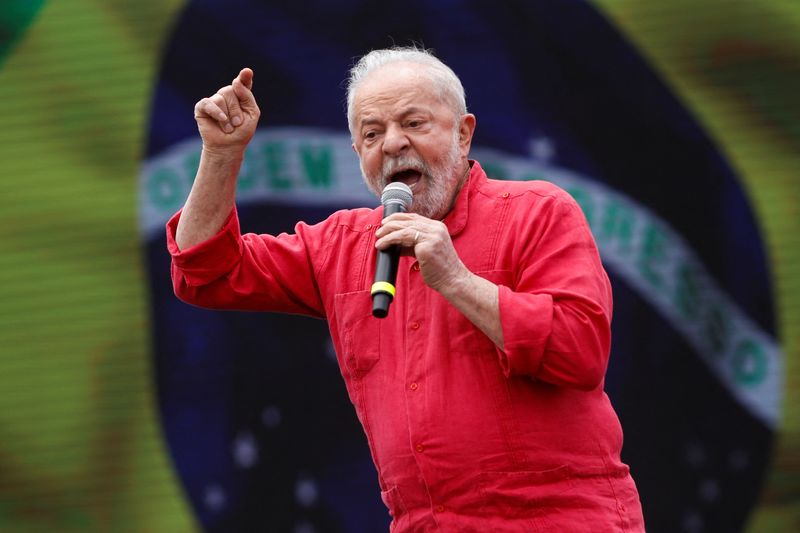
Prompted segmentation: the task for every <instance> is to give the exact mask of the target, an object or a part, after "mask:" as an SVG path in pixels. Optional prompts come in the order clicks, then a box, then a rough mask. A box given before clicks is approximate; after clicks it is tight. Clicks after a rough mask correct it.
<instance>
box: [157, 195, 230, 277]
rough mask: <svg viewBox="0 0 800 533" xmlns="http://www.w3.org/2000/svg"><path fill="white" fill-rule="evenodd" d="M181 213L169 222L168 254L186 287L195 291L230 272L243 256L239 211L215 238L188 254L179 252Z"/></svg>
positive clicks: (189, 249)
mask: <svg viewBox="0 0 800 533" xmlns="http://www.w3.org/2000/svg"><path fill="white" fill-rule="evenodd" d="M181 213H182V211H178V212H177V213H175V214H174V215H173V216H172V218H171V219H170V220H169V222H167V250H168V251H169V253H170V255H171V256H172V265H173V268H174V269H175V270H177V271H178V272H179V273H180V274H181V276H182V277H183V279H184V280H185V282H186V284H187V285H189V286H194V287H197V286H200V285H206V284H208V283H210V282H212V281H214V280H215V279H218V278H220V277H222V276H224V275H225V274H227V273H228V272H230V271H231V270H232V269H233V267H235V266H236V264H237V263H238V262H239V260H240V259H241V256H242V252H241V233H240V230H239V217H238V215H237V213H236V208H234V209H233V210H232V211H231V214H230V215H228V218H227V219H226V220H225V223H224V224H223V225H222V228H221V229H220V230H219V232H218V233H217V234H216V235H214V236H213V237H211V238H209V239H208V240H206V241H204V242H201V243H199V244H196V245H194V246H191V247H189V248H186V249H185V250H181V249H179V248H178V244H177V243H176V242H175V232H176V230H177V227H178V221H179V220H180V217H181Z"/></svg>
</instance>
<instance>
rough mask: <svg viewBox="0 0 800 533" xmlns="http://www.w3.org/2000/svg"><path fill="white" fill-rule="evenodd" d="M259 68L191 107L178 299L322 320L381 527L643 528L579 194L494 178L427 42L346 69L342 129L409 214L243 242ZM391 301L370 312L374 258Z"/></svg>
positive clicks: (354, 219)
mask: <svg viewBox="0 0 800 533" xmlns="http://www.w3.org/2000/svg"><path fill="white" fill-rule="evenodd" d="M252 83H253V72H252V71H251V70H250V69H243V70H242V71H241V72H240V73H239V75H238V76H237V78H236V79H235V80H233V83H232V84H231V85H229V86H227V87H224V88H222V89H220V91H219V92H217V94H215V95H214V96H211V97H209V98H204V99H202V100H201V101H200V102H198V103H197V105H196V107H195V118H196V120H197V123H198V126H199V129H200V135H201V137H202V139H203V152H202V157H201V161H200V166H199V169H198V173H197V178H196V180H195V182H194V185H193V188H192V191H191V193H190V194H189V198H188V199H187V201H186V205H185V206H184V208H183V210H182V211H181V212H180V213H178V214H176V215H175V217H173V219H172V220H171V221H170V222H169V223H168V226H167V232H168V247H169V250H170V253H171V254H172V257H173V268H172V276H173V283H174V287H175V292H176V294H177V295H178V296H179V297H180V298H181V299H183V300H185V301H187V302H189V303H192V304H195V305H199V306H204V307H212V308H221V309H247V310H262V311H280V312H288V313H300V314H305V315H310V316H315V317H320V318H325V319H327V320H328V323H329V327H330V332H331V337H332V339H333V343H334V346H335V348H336V353H337V357H338V361H339V365H340V368H341V372H342V376H343V377H344V380H345V383H346V385H347V391H348V394H349V396H350V399H351V401H352V402H353V405H354V406H355V408H356V412H357V414H358V418H359V420H360V421H361V423H362V425H363V427H364V431H365V433H366V435H367V439H368V442H369V446H370V449H371V451H372V457H373V460H374V462H375V466H376V467H377V470H378V477H379V483H380V488H381V497H382V499H383V501H384V502H385V503H386V505H387V507H388V508H389V512H390V514H391V515H392V517H393V521H392V526H391V530H392V531H456V532H462V531H463V532H466V531H475V532H488V531H558V532H581V531H586V532H589V531H591V532H597V531H603V532H606V531H643V529H644V525H643V520H642V514H641V506H640V504H639V498H638V494H637V490H636V486H635V484H634V482H633V480H632V479H631V476H630V474H629V469H628V467H627V466H626V465H624V464H623V463H622V462H621V461H620V455H619V454H620V448H621V446H622V431H621V428H620V425H619V422H618V419H617V417H616V414H615V413H614V411H613V409H612V407H611V404H610V402H609V400H608V397H607V396H606V394H605V393H604V392H603V381H604V374H605V370H606V366H607V361H608V354H609V347H610V326H609V323H610V320H611V288H610V285H609V282H608V278H607V276H606V274H605V272H604V270H603V268H602V266H601V263H600V258H599V255H598V253H597V249H596V246H595V243H594V241H593V239H592V236H591V234H590V232H589V229H588V226H587V224H586V221H585V219H584V217H583V215H582V213H581V210H580V209H579V207H578V206H577V204H576V203H575V202H574V201H573V199H572V198H570V197H569V196H568V195H567V194H566V193H565V192H563V191H562V190H560V189H558V188H557V187H555V186H554V185H552V184H549V183H546V182H525V183H522V182H507V181H494V180H490V179H488V178H487V176H486V174H485V173H484V171H483V170H482V169H481V166H480V164H479V163H478V162H477V161H473V160H470V159H468V153H469V149H470V144H471V141H472V135H473V132H474V130H475V124H476V121H475V117H474V115H472V114H469V113H467V110H466V105H465V101H464V90H463V87H462V85H461V82H460V81H459V80H458V78H457V77H456V75H455V74H454V73H453V72H452V70H450V69H449V68H448V67H447V66H446V65H444V64H443V63H441V62H440V61H439V60H438V59H436V58H435V57H433V56H432V55H431V54H430V53H428V52H427V51H424V50H419V49H413V48H412V49H391V50H378V51H373V52H371V53H370V54H368V55H366V56H365V57H364V58H362V59H361V60H360V61H359V62H358V63H357V64H356V65H355V66H354V67H353V69H352V70H351V72H350V80H349V86H348V95H347V103H348V122H349V125H350V131H351V134H352V139H353V149H354V150H355V152H356V154H358V157H359V159H360V162H361V169H362V173H363V175H364V180H365V181H366V183H367V186H368V187H369V188H370V189H371V190H372V191H373V192H375V193H376V194H379V193H380V191H381V190H382V189H383V188H384V186H385V185H387V184H388V183H391V182H394V181H402V182H403V183H405V184H406V185H408V186H409V187H410V188H411V189H412V191H413V194H414V200H413V205H412V208H411V212H408V213H395V214H392V215H390V216H388V217H386V218H382V214H383V213H382V210H380V209H354V210H344V211H338V212H336V213H334V214H332V215H331V216H330V217H329V218H328V219H326V220H325V221H323V222H321V223H319V224H316V225H307V224H305V223H303V222H300V223H298V224H297V226H296V228H295V233H293V234H281V235H278V236H272V235H254V234H245V235H241V234H240V231H239V225H238V219H237V216H236V210H235V205H234V197H235V189H236V177H237V174H238V172H239V168H240V165H241V162H242V159H243V154H244V150H245V147H246V145H247V144H248V142H249V141H250V139H251V138H252V136H253V133H254V131H255V128H256V123H257V121H258V118H259V109H258V106H257V105H256V102H255V99H254V97H253V94H252V92H251V89H252ZM391 246H400V247H402V248H403V249H404V250H405V251H406V253H405V254H404V255H403V256H402V257H401V258H400V262H399V267H398V274H397V282H396V286H397V296H396V299H395V301H394V303H393V304H392V309H391V313H390V314H389V316H388V317H387V318H385V319H377V318H374V317H373V316H372V313H371V309H372V305H371V300H370V290H369V289H370V285H371V283H372V274H373V265H374V264H375V257H376V253H377V251H378V250H385V249H387V248H388V247H391Z"/></svg>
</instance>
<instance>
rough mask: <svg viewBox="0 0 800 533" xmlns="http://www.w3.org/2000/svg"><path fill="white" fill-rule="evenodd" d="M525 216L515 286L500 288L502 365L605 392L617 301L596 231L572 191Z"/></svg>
mask: <svg viewBox="0 0 800 533" xmlns="http://www.w3.org/2000/svg"><path fill="white" fill-rule="evenodd" d="M545 204H546V206H545V207H544V208H542V209H536V210H534V211H533V214H532V215H528V216H526V220H525V221H524V222H523V223H522V228H523V233H522V239H521V241H522V242H526V243H531V244H530V245H528V246H526V247H525V249H524V251H523V252H521V253H520V254H519V257H518V259H517V268H516V280H517V281H516V283H515V285H514V288H513V290H512V288H509V287H506V286H502V285H501V286H500V288H499V308H500V321H501V324H502V328H503V345H504V349H503V351H499V356H500V362H501V365H502V367H503V370H504V372H505V373H506V375H507V376H512V375H526V376H530V377H533V378H535V379H537V380H541V381H545V382H548V383H552V384H555V385H559V386H565V387H572V388H577V389H581V390H594V389H596V388H598V387H601V386H602V384H603V379H604V376H605V372H606V368H607V365H608V357H609V351H610V346H611V328H610V323H611V312H612V296H611V285H610V283H609V281H608V276H607V275H606V273H605V270H603V267H602V264H601V262H600V256H599V253H598V251H597V246H596V245H595V242H594V239H593V237H592V234H591V232H590V230H589V226H588V224H587V223H586V219H585V217H584V216H583V212H582V211H581V210H580V207H579V206H578V204H577V203H576V202H575V201H574V200H573V199H572V198H571V197H570V196H569V195H567V194H566V193H565V192H563V191H561V192H560V194H558V195H557V196H555V197H553V198H548V201H546V202H545Z"/></svg>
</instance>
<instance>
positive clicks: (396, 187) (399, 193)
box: [381, 181, 414, 209]
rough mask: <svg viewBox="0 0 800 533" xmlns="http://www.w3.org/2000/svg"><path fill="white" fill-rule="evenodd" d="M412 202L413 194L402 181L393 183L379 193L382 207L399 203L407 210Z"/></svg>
mask: <svg viewBox="0 0 800 533" xmlns="http://www.w3.org/2000/svg"><path fill="white" fill-rule="evenodd" d="M413 201H414V193H413V192H411V188H409V186H408V185H406V184H405V183H403V182H402V181H394V182H392V183H390V184H388V185H387V186H386V187H384V188H383V193H381V203H382V204H383V205H386V204H393V203H399V204H402V205H403V207H404V208H406V209H408V208H409V207H411V204H412V203H413Z"/></svg>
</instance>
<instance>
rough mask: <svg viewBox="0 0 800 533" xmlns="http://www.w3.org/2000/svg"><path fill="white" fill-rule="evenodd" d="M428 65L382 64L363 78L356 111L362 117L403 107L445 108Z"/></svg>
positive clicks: (356, 99)
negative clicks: (427, 67) (428, 70)
mask: <svg viewBox="0 0 800 533" xmlns="http://www.w3.org/2000/svg"><path fill="white" fill-rule="evenodd" d="M445 104H446V102H444V101H443V100H442V97H441V95H440V91H438V90H437V87H436V86H435V84H434V82H433V80H432V78H431V76H430V75H429V73H428V72H427V69H426V66H425V65H420V64H414V63H406V62H396V63H390V64H387V65H383V66H381V67H379V68H377V69H375V70H374V71H373V72H371V73H370V74H369V75H368V76H367V77H366V78H364V79H363V80H362V81H361V83H360V84H359V86H358V88H357V89H356V91H355V94H354V99H353V111H354V115H355V117H354V118H356V119H358V118H359V117H360V116H362V115H363V114H365V113H366V114H374V113H382V112H391V111H394V110H399V109H400V108H404V107H414V106H421V107H428V108H430V109H431V110H433V108H436V110H437V111H439V108H440V107H442V106H443V105H445Z"/></svg>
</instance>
